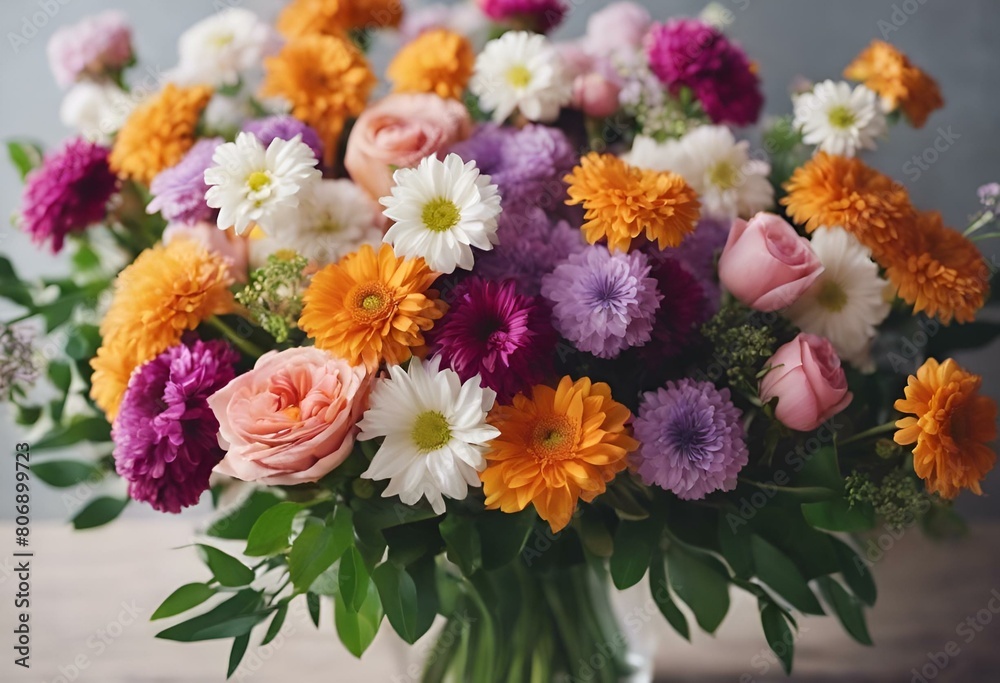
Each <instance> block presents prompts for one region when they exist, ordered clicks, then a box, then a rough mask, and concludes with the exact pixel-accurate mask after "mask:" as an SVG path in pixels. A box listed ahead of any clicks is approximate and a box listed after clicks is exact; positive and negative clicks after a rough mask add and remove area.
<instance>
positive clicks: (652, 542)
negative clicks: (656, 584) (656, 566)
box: [610, 517, 662, 590]
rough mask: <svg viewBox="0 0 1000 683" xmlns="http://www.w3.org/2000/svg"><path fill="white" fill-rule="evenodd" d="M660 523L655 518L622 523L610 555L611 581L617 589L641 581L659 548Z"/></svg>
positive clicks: (622, 588) (623, 588) (628, 586)
mask: <svg viewBox="0 0 1000 683" xmlns="http://www.w3.org/2000/svg"><path fill="white" fill-rule="evenodd" d="M661 531H662V523H661V521H660V520H659V518H657V517H647V518H646V519H643V520H640V521H637V522H631V521H628V520H622V521H621V522H620V523H619V524H618V529H617V531H615V549H614V552H613V553H612V554H611V563H610V564H611V580H612V581H613V582H614V584H615V587H616V588H617V589H618V590H625V589H626V588H630V587H632V586H634V585H635V584H637V583H639V582H640V581H642V577H643V576H645V575H646V569H647V568H648V567H649V561H650V559H651V558H652V557H653V551H655V550H656V548H658V547H659V543H660V533H661Z"/></svg>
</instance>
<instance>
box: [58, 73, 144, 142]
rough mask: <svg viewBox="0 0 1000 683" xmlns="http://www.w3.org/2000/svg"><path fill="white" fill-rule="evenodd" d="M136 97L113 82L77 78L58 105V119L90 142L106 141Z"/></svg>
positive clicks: (121, 121) (123, 119)
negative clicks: (77, 81)
mask: <svg viewBox="0 0 1000 683" xmlns="http://www.w3.org/2000/svg"><path fill="white" fill-rule="evenodd" d="M136 103H137V100H136V99H135V98H133V97H131V96H129V94H128V93H127V92H125V91H124V90H122V89H121V88H119V87H118V86H117V85H114V84H113V83H95V82H94V81H80V82H79V83H76V84H74V85H73V87H71V88H70V89H69V90H68V91H67V92H66V95H65V97H63V101H62V105H61V106H60V107H59V120H60V121H62V124H63V125H64V126H66V127H67V128H72V129H74V130H76V131H77V132H78V133H79V134H80V135H82V136H83V137H85V138H87V139H88V140H91V141H92V142H100V143H105V144H106V143H108V142H110V140H111V138H112V137H113V136H114V134H115V133H117V132H118V130H119V129H120V128H121V127H122V124H123V123H125V119H127V118H128V115H129V114H130V113H132V110H133V109H134V108H135V105H136Z"/></svg>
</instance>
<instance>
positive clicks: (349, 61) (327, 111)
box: [261, 35, 376, 164]
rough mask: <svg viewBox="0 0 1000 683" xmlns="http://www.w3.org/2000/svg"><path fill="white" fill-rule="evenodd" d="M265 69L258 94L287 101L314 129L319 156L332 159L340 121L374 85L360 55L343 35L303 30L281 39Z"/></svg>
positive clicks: (362, 105) (359, 108) (359, 105)
mask: <svg viewBox="0 0 1000 683" xmlns="http://www.w3.org/2000/svg"><path fill="white" fill-rule="evenodd" d="M264 68H265V71H266V74H265V77H264V83H263V85H262V86H261V94H262V95H263V96H265V97H283V98H285V99H286V100H288V101H289V102H290V103H291V105H292V114H294V115H295V117H296V118H298V119H300V120H302V121H305V122H306V123H308V124H309V125H310V126H312V127H313V128H315V129H316V131H317V132H318V133H319V136H320V138H321V139H322V140H323V145H324V154H323V157H324V158H323V161H324V162H325V163H326V164H331V163H333V160H334V159H335V158H336V156H337V152H338V150H339V148H340V145H339V138H340V134H341V133H342V132H343V130H344V124H345V123H346V122H347V119H349V118H351V117H354V116H357V115H358V114H360V113H361V112H362V111H363V110H364V108H365V104H366V103H367V102H368V95H369V94H370V93H371V91H372V88H374V87H375V84H376V79H375V76H374V75H372V72H371V69H370V68H369V67H368V62H367V61H366V60H365V57H364V55H363V54H361V51H360V50H358V49H357V48H356V47H354V45H352V44H351V43H350V42H349V41H348V40H346V39H344V38H339V37H336V36H327V35H306V36H301V37H299V38H295V39H293V40H290V41H289V42H288V43H286V44H285V46H284V47H283V48H282V49H281V51H280V52H279V53H278V54H277V55H275V56H273V57H270V58H268V59H266V60H265V61H264Z"/></svg>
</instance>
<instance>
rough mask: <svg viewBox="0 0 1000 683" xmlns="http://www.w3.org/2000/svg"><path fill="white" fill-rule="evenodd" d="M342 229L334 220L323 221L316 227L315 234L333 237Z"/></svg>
mask: <svg viewBox="0 0 1000 683" xmlns="http://www.w3.org/2000/svg"><path fill="white" fill-rule="evenodd" d="M342 229H343V226H342V225H341V224H340V223H338V222H337V221H335V220H325V221H322V222H321V223H319V224H318V225H317V226H316V232H318V233H321V234H323V235H335V234H337V233H338V232H340V231H341V230H342Z"/></svg>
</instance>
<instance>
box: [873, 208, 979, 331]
mask: <svg viewBox="0 0 1000 683" xmlns="http://www.w3.org/2000/svg"><path fill="white" fill-rule="evenodd" d="M913 225H914V230H913V231H911V233H910V234H908V235H907V236H906V238H905V239H904V240H903V242H902V244H903V245H906V246H903V248H902V250H903V251H904V252H905V253H904V254H901V255H899V257H898V258H895V259H893V260H892V261H891V262H889V263H887V264H885V265H886V275H887V276H888V277H889V280H890V281H891V282H892V283H893V284H894V285H896V287H897V288H898V289H899V296H900V297H901V298H902V299H904V300H905V301H906V302H907V303H909V304H913V310H914V311H915V312H920V311H923V312H924V313H926V314H927V315H931V316H937V318H938V319H939V320H940V321H941V322H942V323H944V324H945V325H947V324H948V323H950V322H951V320H952V318H954V319H955V320H957V321H958V322H960V323H964V322H969V321H971V320H973V319H974V318H975V316H976V312H977V311H978V310H979V309H980V308H982V307H983V305H984V304H985V303H986V295H987V293H988V291H989V281H990V269H989V266H988V265H987V264H986V260H985V259H984V258H983V255H982V254H981V253H980V251H979V249H978V248H977V247H976V245H975V244H974V243H973V242H972V241H970V240H969V239H968V238H967V237H965V236H964V235H962V234H961V233H960V232H958V231H956V230H952V229H951V228H949V227H946V226H945V225H944V221H943V220H942V218H941V214H940V213H938V212H936V211H926V212H921V213H918V214H917V215H916V219H915V222H914V224H913Z"/></svg>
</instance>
